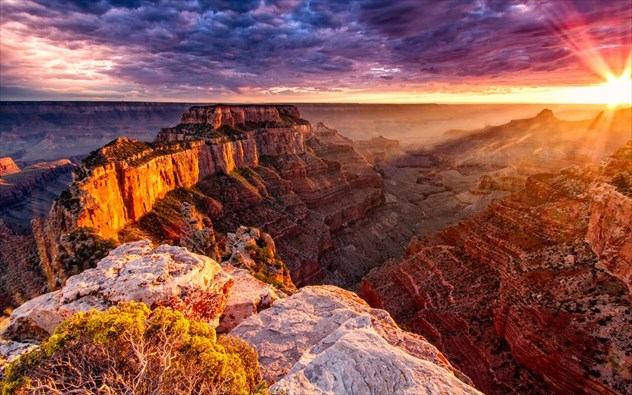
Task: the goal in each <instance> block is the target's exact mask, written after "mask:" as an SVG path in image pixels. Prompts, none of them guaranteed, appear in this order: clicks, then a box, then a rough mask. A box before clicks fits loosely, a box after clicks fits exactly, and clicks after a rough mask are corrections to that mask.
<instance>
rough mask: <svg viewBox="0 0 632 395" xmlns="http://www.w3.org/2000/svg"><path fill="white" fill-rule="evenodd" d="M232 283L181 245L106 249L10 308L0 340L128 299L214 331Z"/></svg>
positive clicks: (45, 329) (35, 334)
mask: <svg viewBox="0 0 632 395" xmlns="http://www.w3.org/2000/svg"><path fill="white" fill-rule="evenodd" d="M232 285H233V280H232V279H231V277H230V276H229V275H228V274H226V273H225V272H224V271H222V269H221V267H220V266H219V264H218V263H216V262H215V261H213V260H212V259H210V258H208V257H206V256H202V255H197V254H193V253H191V252H189V251H188V250H187V249H186V248H183V247H173V246H169V245H162V246H160V247H157V248H152V247H151V245H150V242H149V241H147V240H141V241H137V242H134V243H128V244H124V245H122V246H120V247H118V248H116V249H114V250H112V251H111V252H110V253H109V255H108V256H107V257H105V258H104V259H102V260H101V261H100V262H99V263H98V264H97V266H96V267H95V268H94V269H88V270H86V271H84V272H83V273H81V274H78V275H76V276H72V277H70V278H69V279H68V280H67V281H66V285H65V286H64V287H63V288H62V289H61V290H59V291H55V292H51V293H47V294H44V295H41V296H39V297H37V298H34V299H31V300H30V301H28V302H26V303H24V304H23V305H22V306H20V307H18V308H17V309H15V310H14V311H13V313H12V314H11V317H10V323H9V325H8V327H7V328H6V330H5V332H4V333H3V336H4V337H5V338H10V339H14V340H26V339H29V340H38V339H41V338H43V337H45V336H47V335H49V334H51V333H52V332H53V331H54V330H55V328H56V327H57V325H59V323H61V322H62V321H63V320H65V319H66V318H68V317H70V316H71V315H72V314H74V313H76V312H79V311H88V310H90V309H93V308H96V309H97V310H105V309H107V308H108V307H110V306H113V305H116V304H117V303H119V302H126V301H132V300H133V301H138V302H144V303H145V304H147V305H148V306H150V307H156V306H169V307H172V308H174V309H177V310H180V311H182V312H183V313H184V314H185V315H186V316H188V317H189V318H194V319H198V320H203V321H206V322H208V323H209V324H211V325H212V326H214V327H217V326H218V324H219V317H220V315H221V314H222V312H223V311H224V308H225V306H226V301H227V294H228V290H229V289H230V287H231V286H232Z"/></svg>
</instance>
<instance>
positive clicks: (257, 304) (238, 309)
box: [217, 263, 287, 333]
mask: <svg viewBox="0 0 632 395" xmlns="http://www.w3.org/2000/svg"><path fill="white" fill-rule="evenodd" d="M222 269H223V270H224V272H225V273H226V274H228V275H230V277H231V278H232V279H233V281H234V285H233V287H232V288H231V289H230V292H229V293H228V300H227V302H226V308H225V309H224V312H223V313H222V316H221V319H220V324H219V326H218V327H217V331H218V332H220V333H226V332H230V331H231V330H232V329H233V328H234V327H236V326H237V325H239V324H240V323H241V322H242V321H244V320H245V319H246V318H248V317H250V316H251V315H254V314H257V313H259V312H260V311H262V310H264V309H267V308H268V307H270V306H271V305H272V303H274V302H275V301H277V300H279V299H281V298H284V297H286V296H287V295H286V294H285V293H284V292H283V291H281V290H279V289H278V288H275V287H274V286H273V285H271V284H266V283H264V282H262V281H261V280H258V279H256V278H255V277H253V276H252V275H251V274H250V272H249V271H248V270H246V269H239V268H236V267H233V266H232V265H230V264H227V263H222Z"/></svg>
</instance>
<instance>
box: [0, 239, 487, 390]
mask: <svg viewBox="0 0 632 395" xmlns="http://www.w3.org/2000/svg"><path fill="white" fill-rule="evenodd" d="M244 229H245V228H244ZM244 229H240V230H239V231H238V232H237V234H235V235H233V237H232V238H233V239H234V240H233V241H234V242H235V244H233V252H236V251H242V252H244V251H243V249H241V247H236V246H237V245H239V244H241V243H242V242H245V243H246V244H247V245H250V244H249V243H250V241H252V240H255V244H257V243H258V242H259V239H262V241H263V242H264V244H265V243H267V244H266V245H265V248H271V249H272V250H273V249H274V248H273V245H272V244H273V243H272V241H271V240H267V241H265V240H264V239H266V238H269V237H266V235H265V234H261V233H260V232H258V231H254V232H253V230H252V229H251V230H250V233H248V232H245V230H244ZM248 235H249V236H253V238H254V239H250V238H248ZM125 301H138V302H143V303H145V304H147V305H148V306H149V307H150V308H155V307H157V306H167V307H169V308H171V309H173V310H177V311H180V312H181V313H182V314H183V315H184V316H185V317H188V318H191V319H195V320H196V321H203V322H206V323H207V324H208V325H210V326H211V327H214V328H217V331H218V332H228V333H230V334H231V335H233V336H237V337H240V338H242V339H243V340H246V341H247V342H248V343H249V344H250V345H251V346H252V347H253V348H254V349H255V350H257V351H258V356H259V363H260V365H261V369H262V373H263V374H264V375H265V378H266V379H267V381H268V382H269V384H274V385H273V386H272V387H271V388H270V393H272V394H287V393H290V394H303V393H310V394H311V393H335V394H349V395H351V394H358V393H360V394H385V393H389V394H391V393H392V394H410V395H417V394H436V393H450V394H480V392H479V391H477V390H476V389H474V388H473V387H472V386H471V381H470V379H469V378H468V377H467V376H465V375H464V374H463V373H462V372H460V371H459V370H458V369H456V368H455V367H454V366H453V365H452V364H451V363H450V361H448V360H447V359H446V357H445V356H444V355H443V354H442V353H441V352H439V351H438V350H437V349H436V348H435V347H434V346H433V345H432V344H430V343H429V342H428V341H426V340H425V339H424V338H422V337H421V336H419V335H416V334H413V333H409V332H406V331H403V330H402V329H400V328H399V327H398V326H397V325H396V324H395V322H394V321H393V319H392V318H391V317H390V316H389V314H388V313H387V312H385V311H383V310H378V309H373V308H371V307H369V306H368V305H367V304H366V303H365V302H364V301H362V300H361V299H360V298H359V297H357V295H355V294H353V293H351V292H348V291H345V290H342V289H340V288H337V287H333V286H316V287H305V288H303V289H301V290H300V291H298V292H296V293H295V294H294V295H292V296H287V295H285V294H283V293H282V292H279V290H278V289H275V288H274V287H272V286H271V285H269V284H265V283H263V282H261V281H258V280H257V279H255V278H254V277H252V276H251V275H250V274H248V272H247V271H246V270H243V269H237V268H235V267H233V266H231V265H230V264H228V263H227V262H224V263H223V264H221V265H220V264H218V263H217V262H215V261H213V260H212V259H210V258H208V257H206V256H202V255H197V254H194V253H191V252H189V251H188V250H187V249H185V248H182V247H175V246H170V245H161V246H159V247H156V248H152V246H151V245H150V243H149V242H148V241H146V240H142V241H137V242H134V243H128V244H124V245H122V246H120V247H118V248H116V249H114V250H113V251H111V253H110V254H109V255H108V256H107V257H106V258H104V259H102V260H101V261H100V262H99V263H98V264H97V266H96V267H95V268H93V269H89V270H86V271H84V272H83V273H81V274H78V275H75V276H72V277H70V278H69V279H68V281H67V282H66V285H65V286H64V287H63V288H62V289H60V290H59V291H55V292H50V293H47V294H44V295H41V296H39V297H36V298H34V299H31V300H30V301H28V302H26V303H24V304H23V305H22V306H20V307H18V308H17V309H15V310H14V311H13V312H12V314H11V316H10V319H9V323H8V325H7V326H6V328H5V329H4V330H3V332H2V336H3V338H4V339H11V340H12V341H6V340H4V339H3V340H2V341H0V357H2V358H6V359H12V358H15V357H16V354H20V353H24V352H25V351H26V348H28V345H27V344H25V343H18V342H17V341H20V342H24V341H29V342H35V343H37V342H38V341H39V340H41V339H43V338H46V337H48V336H49V335H50V334H51V333H53V331H54V330H55V328H56V327H57V326H58V325H59V324H60V323H61V322H62V321H63V320H65V319H67V318H68V317H70V316H71V315H72V314H75V313H77V312H85V311H90V310H92V309H96V310H100V311H103V310H106V309H108V308H109V307H111V306H114V305H116V304H117V303H119V302H125ZM376 350H379V352H376ZM3 363H4V361H0V366H1V365H2V364H3Z"/></svg>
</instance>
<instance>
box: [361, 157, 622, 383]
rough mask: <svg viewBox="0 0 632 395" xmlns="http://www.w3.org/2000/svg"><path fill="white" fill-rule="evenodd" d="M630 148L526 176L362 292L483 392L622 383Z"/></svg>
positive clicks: (387, 268) (417, 245)
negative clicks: (599, 160) (599, 162)
mask: <svg viewBox="0 0 632 395" xmlns="http://www.w3.org/2000/svg"><path fill="white" fill-rule="evenodd" d="M629 148H630V145H628V146H627V147H626V149H624V150H622V151H619V152H618V153H617V154H615V156H614V157H613V158H612V159H610V160H609V161H607V162H606V163H605V164H604V165H603V166H601V168H598V167H586V168H577V167H575V168H569V169H566V170H564V171H562V173H561V174H558V175H537V176H532V177H530V178H529V179H528V180H527V185H526V188H525V190H524V191H523V192H520V193H517V194H515V195H512V196H510V197H508V198H506V199H504V200H502V201H500V202H498V203H494V204H492V205H491V206H490V207H489V208H488V209H487V210H486V211H485V212H483V213H482V214H481V215H479V216H477V217H474V218H471V219H468V220H466V221H463V222H462V223H460V224H459V225H458V226H454V227H451V228H447V229H446V230H444V231H443V232H441V233H440V234H438V235H436V236H433V237H427V238H424V239H417V240H413V241H412V242H411V243H410V245H409V248H408V252H407V254H406V256H405V257H404V258H403V259H402V260H399V261H393V262H390V263H388V264H386V265H384V266H382V267H380V268H377V269H374V270H373V271H371V273H369V275H367V276H366V277H365V278H364V280H363V282H362V284H361V288H360V294H361V296H362V297H364V298H365V300H367V301H368V302H369V303H370V304H371V305H372V306H379V307H383V308H385V309H386V310H388V311H389V312H390V313H391V314H392V315H393V316H394V317H395V319H396V320H398V321H399V322H400V323H403V324H405V325H407V326H409V327H410V328H411V329H412V330H413V331H415V332H416V333H419V334H421V335H423V336H425V337H426V338H428V339H429V340H430V341H432V343H433V344H435V345H437V347H438V348H439V349H440V350H441V351H443V352H444V353H445V354H446V355H447V356H448V358H450V360H451V361H453V362H454V363H455V364H456V365H457V366H458V367H459V368H460V369H462V370H463V371H464V372H465V373H466V374H467V375H468V376H470V377H471V378H472V380H473V381H474V383H475V385H476V386H477V387H478V388H479V389H481V390H483V391H484V392H485V393H489V394H505V393H530V394H545V393H551V392H553V393H559V394H567V393H590V394H614V393H630V391H632V386H631V384H630V383H631V382H630V377H631V372H632V359H631V358H630V355H632V341H631V340H630V339H631V338H630V332H629V328H631V327H632V316H631V315H630V311H631V310H632V306H631V299H630V293H629V288H627V287H629V268H630V264H631V262H630V259H629V254H630V245H629V242H630V240H632V232H631V228H630V222H631V221H630V218H631V216H632V205H630V198H629V195H627V194H628V193H629V191H630V190H629V189H628V187H629V184H628V183H627V182H626V181H625V180H627V179H628V178H627V177H629V174H630V173H629V170H630V169H629V163H630V162H629V161H628V160H627V159H625V158H628V157H629V156H623V155H624V154H625V152H629ZM622 156H623V158H624V159H623V160H622V159H621V157H622ZM621 177H623V178H621ZM615 189H616V190H615ZM585 240H586V241H588V243H586V242H585ZM626 286H627V287H626Z"/></svg>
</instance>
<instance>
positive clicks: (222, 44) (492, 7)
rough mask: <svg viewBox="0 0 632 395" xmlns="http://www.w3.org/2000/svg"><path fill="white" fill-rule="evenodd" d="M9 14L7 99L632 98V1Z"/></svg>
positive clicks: (5, 15)
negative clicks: (630, 74) (631, 72)
mask: <svg viewBox="0 0 632 395" xmlns="http://www.w3.org/2000/svg"><path fill="white" fill-rule="evenodd" d="M0 7H1V9H0V100H129V101H132V100H133V101H179V102H182V101H186V102H366V103H428V102H453V103H470V102H477V103H487V102H489V103H504V102H518V103H520V102H525V103H527V102H528V103H560V102H562V103H564V102H581V103H593V102H598V103H602V102H608V101H613V100H614V101H616V102H617V103H618V102H621V101H624V102H625V101H627V100H628V93H627V91H629V90H632V85H628V83H629V81H630V77H629V73H630V69H631V68H632V67H631V66H632V65H631V63H632V55H631V48H632V1H631V0H548V1H546V0H515V1H514V0H471V1H465V0H400V1H396V0H348V1H344V0H337V1H334V0H331V1H325V0H243V1H229V0H217V1H201V0H161V1H145V0H129V1H126V0H95V1H89V0H74V1H72V0H0ZM628 88H629V89H628ZM630 95H632V93H630ZM613 97H614V98H616V100H615V99H613ZM630 100H632V98H631V99H630Z"/></svg>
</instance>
